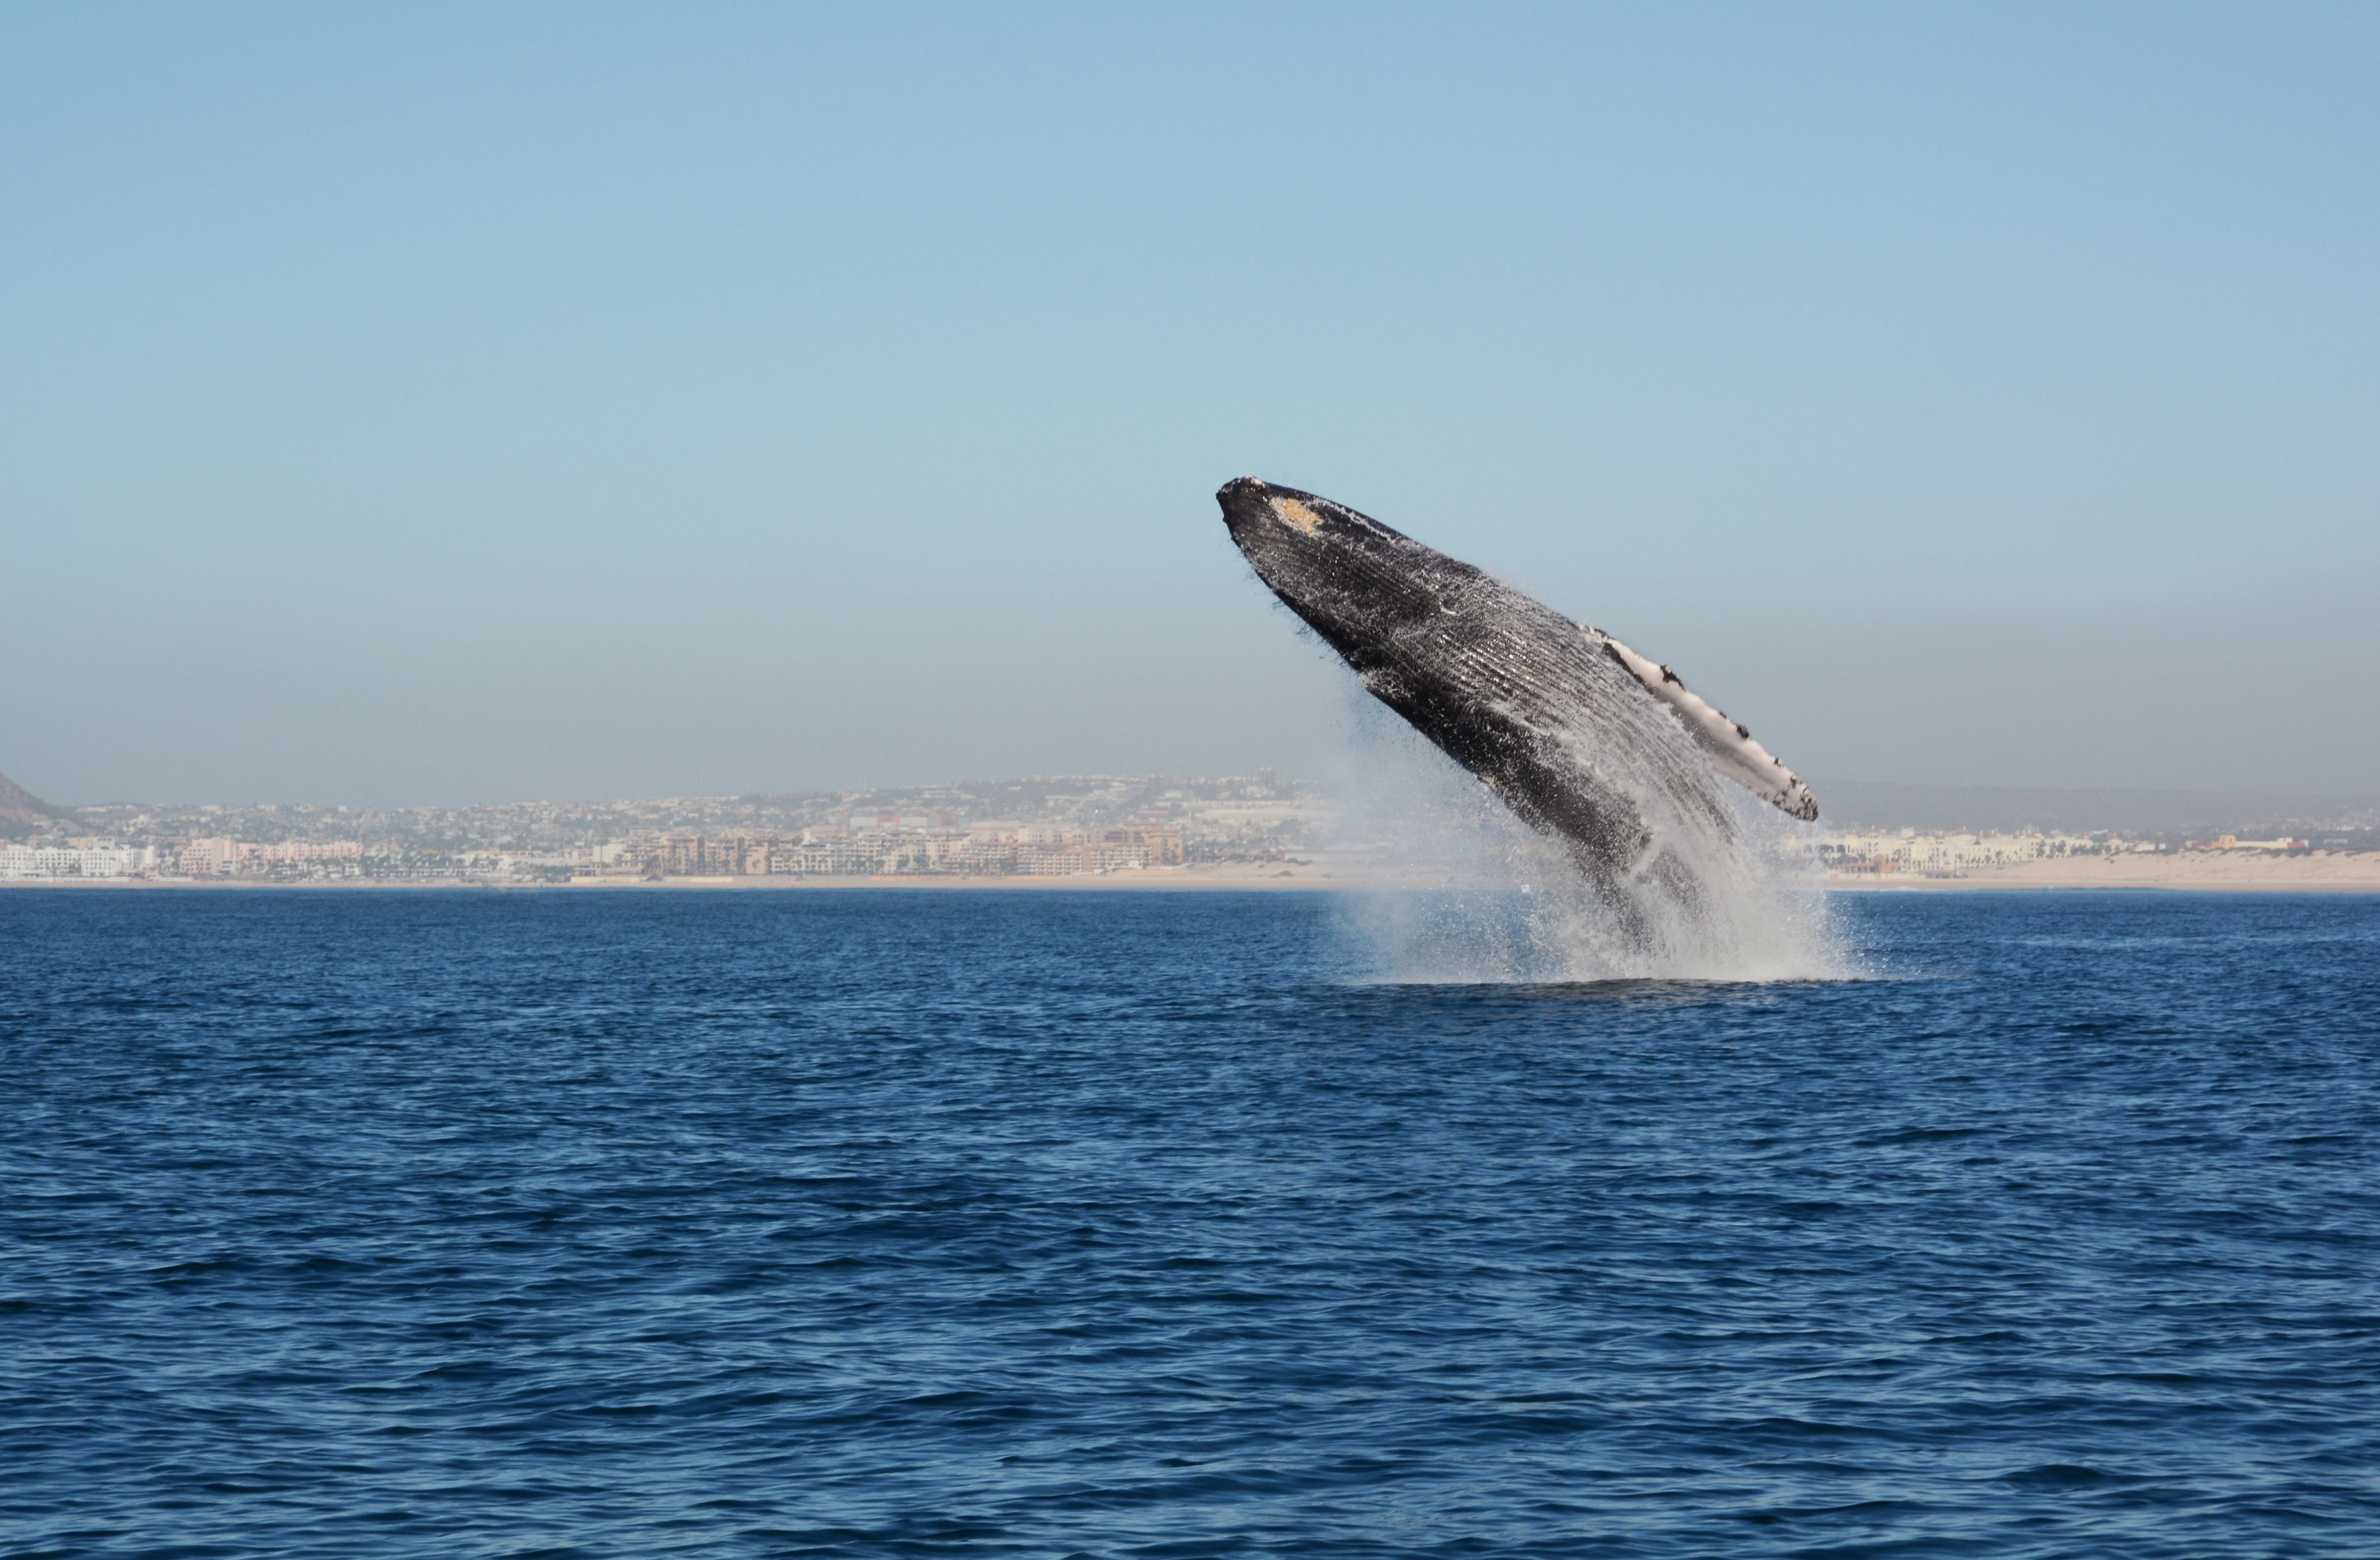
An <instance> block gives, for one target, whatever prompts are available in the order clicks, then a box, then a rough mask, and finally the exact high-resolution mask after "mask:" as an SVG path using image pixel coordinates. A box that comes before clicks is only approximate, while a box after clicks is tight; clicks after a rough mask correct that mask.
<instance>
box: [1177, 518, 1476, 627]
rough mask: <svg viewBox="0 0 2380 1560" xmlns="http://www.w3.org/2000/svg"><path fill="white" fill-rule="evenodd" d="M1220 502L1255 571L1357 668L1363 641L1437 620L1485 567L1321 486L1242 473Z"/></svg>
mask: <svg viewBox="0 0 2380 1560" xmlns="http://www.w3.org/2000/svg"><path fill="white" fill-rule="evenodd" d="M1215 502H1217V503H1219V504H1220V505H1221V506H1222V510H1223V525H1224V526H1225V527H1226V528H1227V529H1228V530H1229V531H1230V532H1231V533H1232V540H1233V544H1234V545H1236V546H1237V547H1238V548H1239V550H1240V553H1241V555H1242V556H1243V557H1245V558H1246V559H1247V561H1248V566H1249V567H1250V568H1253V569H1254V570H1255V571H1256V572H1257V578H1259V579H1261V580H1263V581H1264V582H1265V584H1266V585H1267V586H1269V587H1271V589H1272V593H1273V594H1274V595H1275V596H1278V597H1279V598H1281V600H1282V601H1283V602H1284V603H1285V604H1287V606H1288V607H1289V608H1290V610H1291V611H1294V612H1295V613H1296V614H1297V615H1298V616H1299V617H1301V618H1303V619H1305V622H1306V623H1307V625H1308V626H1310V627H1311V628H1313V630H1314V631H1315V632H1316V633H1317V634H1319V635H1321V636H1322V637H1323V638H1324V639H1325V640H1327V641H1328V642H1329V643H1330V645H1332V646H1333V647H1336V648H1337V649H1338V650H1339V651H1340V652H1341V653H1342V654H1343V655H1347V656H1349V657H1350V659H1355V660H1356V662H1357V666H1358V670H1361V669H1362V666H1363V664H1364V659H1365V658H1364V656H1363V651H1364V649H1365V648H1366V647H1369V646H1372V645H1376V644H1378V642H1379V640H1380V639H1381V638H1382V637H1383V636H1384V635H1394V634H1395V633H1396V631H1397V630H1398V629H1399V628H1400V627H1401V626H1409V625H1416V624H1420V623H1429V622H1432V621H1434V620H1436V619H1437V618H1438V617H1439V614H1440V613H1441V612H1443V611H1446V610H1447V609H1448V607H1449V605H1450V604H1451V597H1452V595H1453V594H1454V593H1458V592H1460V591H1461V590H1462V588H1463V587H1465V586H1467V585H1469V584H1470V583H1471V582H1472V581H1473V580H1475V579H1476V578H1478V577H1479V571H1478V570H1476V569H1475V568H1473V567H1472V566H1471V565H1470V564H1468V563H1463V562H1458V561H1457V560H1455V559H1452V558H1449V557H1447V556H1446V555H1445V554H1444V553H1442V552H1437V551H1434V550H1431V549H1429V548H1427V547H1424V546H1423V545H1422V544H1421V543H1419V542H1417V541H1415V540H1414V539H1413V538H1411V537H1408V536H1406V535H1404V534H1403V532H1401V531H1393V530H1390V528H1389V527H1388V526H1383V525H1381V524H1380V523H1379V522H1378V520H1375V519H1373V518H1372V517H1371V516H1370V515H1368V514H1358V513H1357V512H1355V511H1354V510H1352V509H1349V508H1348V507H1347V506H1346V505H1344V504H1341V503H1333V502H1331V501H1330V500H1329V499H1326V498H1323V497H1321V496H1320V495H1318V494H1316V493H1308V492H1303V491H1301V490H1298V489H1295V488H1283V487H1281V486H1279V485H1277V484H1275V483H1271V482H1265V481H1260V480H1258V479H1257V478H1254V477H1240V478H1233V480H1231V481H1229V482H1226V483H1224V484H1223V486H1222V488H1221V490H1219V491H1218V492H1217V493H1216V494H1215Z"/></svg>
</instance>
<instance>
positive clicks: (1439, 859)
mask: <svg viewBox="0 0 2380 1560" xmlns="http://www.w3.org/2000/svg"><path fill="white" fill-rule="evenodd" d="M0 783H5V782H0ZM2374 821H2375V820H2374V819H2373V818H2371V817H2369V816H2362V815H2360V814H2357V815H2347V816H2340V817H2338V818H2334V819H2330V820H2327V822H2328V824H2329V827H2328V828H2308V829H2306V830H2304V831H2303V832H2289V833H2276V834H2273V835H2270V836H2269V837H2250V836H2244V835H2240V834H2235V833H2217V834H2211V835H2208V836H2206V837H2203V838H2192V837H2190V836H2188V835H2176V834H2163V835H2161V834H2159V833H2158V832H2156V831H2155V830H2145V831H2143V830H2135V831H2133V832H2131V833H2125V832H2121V831H2118V830H2113V829H2104V830H2089V831H2064V830H2058V829H2038V828H2010V829H1958V828H1950V829H1941V828H1936V829H1919V828H1909V827H1901V828H1890V827H1887V826H1883V825H1871V826H1866V827H1855V826H1854V827H1844V828H1813V829H1803V828H1783V829H1782V830H1781V832H1777V833H1775V834H1774V835H1773V837H1772V838H1769V839H1768V840H1767V842H1766V846H1767V850H1768V851H1769V853H1770V854H1771V855H1772V856H1773V857H1775V858H1776V859H1777V860H1779V862H1780V863H1782V864H1783V865H1786V866H1787V867H1789V868H1791V867H1794V866H1799V867H1801V868H1803V869H1807V870H1810V871H1813V872H1816V873H1822V874H1823V875H1824V876H1825V877H1826V878H1827V879H1828V880H1829V881H1836V882H1841V883H1845V884H1848V885H1851V886H1862V885H1866V886H1891V885H1896V884H1907V885H1917V884H1923V883H1943V882H1956V881H1962V880H1968V879H1972V878H1973V877H1977V876H1978V875H1982V876H1984V877H1994V876H2002V877H2004V876H2006V875H2008V874H2010V873H2011V872H2020V871H2023V870H2030V871H2032V872H2033V873H2034V874H2035V875H2038V874H2039V873H2040V872H2041V871H2042V870H2044V869H2046V868H2047V867H2051V866H2055V865H2058V864H2075V863H2082V862H2096V863H2101V864H2112V863H2115V862H2118V861H2119V860H2122V861H2125V862H2128V863H2129V864H2130V865H2128V866H2126V867H2124V868H2122V869H2120V870H2121V871H2122V872H2123V873H2126V874H2130V875H2131V876H2138V875H2139V874H2140V873H2141V872H2143V871H2144V870H2150V869H2151V864H2154V863H2155V862H2158V861H2160V860H2163V861H2166V862H2168V863H2170V862H2172V861H2175V860H2177V859H2180V858H2183V857H2191V858H2198V859H2201V860H2204V861H2217V862H2221V861H2228V862H2230V863H2232V864H2233V866H2232V867H2231V868H2230V869H2229V870H2231V871H2233V872H2234V874H2235V875H2236V873H2237V871H2238V870H2240V867H2239V864H2240V863H2252V864H2253V863H2255V862H2286V861H2294V860H2299V859H2313V858H2323V859H2325V860H2328V859H2334V858H2342V857H2358V856H2362V857H2369V856H2370V855H2371V853H2373V852H2374V850H2375V848H2380V838H2375V834H2380V830H2375V829H2374ZM1432 828H1433V823H1432V820H1429V819H1427V818H1421V817H1415V816H1401V815H1399V814H1397V813H1396V812H1394V810H1393V809H1390V810H1387V811H1384V810H1383V809H1382V808H1380V807H1378V806H1377V805H1367V806H1363V807H1351V806H1349V805H1348V804H1347V803H1346V801H1345V800H1344V799H1343V798H1340V797H1334V796H1333V795H1331V794H1330V793H1328V792H1326V791H1325V790H1324V789H1323V788H1321V787H1319V786H1318V785H1316V784H1314V783H1311V782H1308V781H1304V780H1291V779H1284V778H1282V777H1281V776H1279V775H1277V774H1274V773H1272V772H1269V771H1264V772H1259V773H1257V774H1252V775H1233V776H1221V777H1208V776H1196V777H1177V776H1162V775H1087V776H1055V777H1037V778H1031V779H1025V780H1003V781H993V782H971V783H953V784H947V785H934V786H915V787H901V788H889V789H881V790H871V791H842V792H807V793H799V794H789V795H765V796H762V795H756V796H740V797H664V798H656V799H649V800H638V801H620V802H606V803H570V804H559V803H544V802H537V803H520V804H508V805H483V806H462V807H415V808H392V809H375V808H351V807H335V806H330V807H325V806H299V805H253V806H236V805H223V804H202V805H184V806H173V805H162V804H147V805H133V804H116V805H101V806H89V807H80V808H74V809H67V808H60V807H53V806H50V805H49V804H46V803H42V802H41V801H39V800H38V799H37V798H33V797H31V796H30V795H29V794H27V793H26V792H22V791H21V790H19V789H18V788H16V787H14V786H9V787H7V790H6V792H5V793H0V881H6V882H15V883H30V882H51V883H57V882H90V883H96V882H115V883H124V884H132V883H140V882H152V883H161V884H163V883H177V884H207V883H213V884H233V883H247V884H273V883H281V884H306V883H312V884H338V883H346V884H371V883H378V884H389V885H404V884H419V885H431V884H441V883H446V884H474V883H476V884H485V885H517V886H538V885H548V886H556V887H562V886H571V887H627V886H634V885H638V884H674V885H698V884H715V885H743V886H764V885H769V884H781V885H788V886H790V885H794V884H799V883H831V882H843V883H849V882H894V881H911V882H935V881H941V882H970V883H984V882H1014V883H1048V882H1052V881H1056V880H1075V881H1084V882H1091V881H1102V882H1115V883H1129V882H1138V883H1144V884H1151V885H1154V884H1157V883H1160V882H1179V883H1184V884H1189V883H1198V882H1234V883H1262V884H1264V885H1267V886H1272V885H1281V884H1284V883H1285V884H1289V885H1294V884H1300V883H1304V884H1310V885H1314V886H1327V885H1330V884H1340V885H1346V884H1353V883H1357V882H1369V883H1393V882H1398V881H1417V880H1432V881H1443V882H1452V881H1459V880H1461V875H1460V874H1457V875H1455V876H1454V877H1449V875H1448V874H1447V873H1446V872H1445V871H1444V870H1443V867H1444V861H1445V857H1446V855H1447V851H1446V849H1445V845H1444V840H1442V839H1431V838H1427V836H1429V835H1430V831H1431V829H1432ZM1426 866H1430V867H1434V868H1435V869H1436V870H1435V872H1434V874H1433V871H1431V870H1425V867H1426ZM2107 870H2110V871H2115V870H2118V869H2117V868H2114V867H2112V866H2109V867H2108V868H2107ZM2155 870H2159V871H2168V870H2169V869H2166V868H2157V869H2155Z"/></svg>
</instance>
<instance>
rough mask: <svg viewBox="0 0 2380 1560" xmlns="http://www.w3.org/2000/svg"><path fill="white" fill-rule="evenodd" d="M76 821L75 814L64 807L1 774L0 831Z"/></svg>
mask: <svg viewBox="0 0 2380 1560" xmlns="http://www.w3.org/2000/svg"><path fill="white" fill-rule="evenodd" d="M74 821H75V816H74V815H73V814H72V813H70V812H68V811H67V810H66V809H65V808H64V807H53V806H51V805H50V804H48V803H47V802H44V801H42V799H41V798H40V797H38V796H36V795H34V794H33V793H32V792H30V791H28V790H26V789H25V788H24V787H23V786H21V785H18V783H17V782H16V781H15V780H10V779H9V778H8V777H7V776H6V775H0V833H5V832H7V831H10V830H16V831H18V832H22V831H24V830H26V829H34V828H49V827H50V826H51V825H52V824H59V823H73V822H74Z"/></svg>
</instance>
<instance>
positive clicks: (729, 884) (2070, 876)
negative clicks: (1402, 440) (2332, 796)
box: [0, 851, 2380, 894]
mask: <svg viewBox="0 0 2380 1560" xmlns="http://www.w3.org/2000/svg"><path fill="white" fill-rule="evenodd" d="M1811 881H1812V886H1813V887H1822V888H1824V889H1826V890H1827V891H1828V892H1830V893H1838V892H1839V893H1853V894H1870V893H1962V892H1963V893H1990V892H2008V891H2011V890H2020V889H2034V890H2041V889H2056V890H2090V889H2119V890H2134V891H2139V890H2154V891H2169V892H2180V893H2193V892H2195V893H2253V894H2380V852H2368V851H2367V852H2355V853H2344V854H2330V853H2315V854H2311V855H2301V856H2289V857H2275V856H2266V857H2263V858H2262V859H2250V858H2249V857H2247V856H2246V855H2244V854H2242V855H2230V854H2216V853H2202V854H2191V855H2142V856H2130V857H2127V856H2094V857H2081V858H2074V859H2070V860H2062V861H2037V862H2026V863H2023V864H2022V865H2015V866H2004V867H1981V868H1977V869H1974V870H1973V871H1971V872H1968V873H1966V874H1964V875H1962V876H1959V877H1925V876H1922V875H1919V874H1915V873H1908V874H1884V875H1877V874H1875V873H1831V872H1830V873H1826V874H1824V875H1822V876H1821V875H1814V876H1813V877H1812V880H1811ZM1478 886H1480V885H1475V884H1468V885H1467V884H1463V883H1460V882H1456V881H1452V880H1449V879H1443V878H1440V879H1436V880H1425V879H1421V878H1415V877H1397V876H1394V875H1383V874H1380V873H1378V872H1377V871H1372V870H1367V869H1366V865H1365V864H1361V863H1352V864H1342V863H1340V862H1335V861H1332V860H1330V859H1329V853H1316V854H1315V855H1314V856H1313V857H1311V858H1307V859H1296V860H1289V861H1279V862H1251V863H1238V862H1233V863H1223V864H1214V865H1190V866H1176V867H1159V868H1151V869H1147V870H1141V871H1129V870H1128V871H1120V872H1100V873H1070V874H1062V875H1051V876H1046V877H1044V876H1032V875H1025V874H1009V875H1003V876H983V877H966V876H962V875H957V874H950V873H934V874H926V873H917V874H898V873H895V874H883V875H879V876H874V877H823V876H812V877H787V876H758V875H754V876H745V877H696V876H680V877H642V878H639V877H624V876H617V875H607V876H600V877H593V876H590V877H578V878H577V879H574V880H568V881H561V882H550V883H536V882H508V881H501V880H490V879H485V878H462V877H455V878H443V879H413V880H399V881H387V880H376V879H370V878H299V879H281V880H275V879H271V878H253V877H251V878H237V877H225V878H218V879H212V880H209V879H201V878H175V877H162V878H161V877H94V878H72V877H63V878H36V877H22V878H0V891H5V890H7V889H79V890H91V891H104V890H109V889H163V890H167V891H181V892H191V893H222V892H226V891H239V890H243V889H262V890H268V891H293V890H295V891H313V892H331V893H337V892H352V891H355V890H358V889H365V890H370V889H397V890H402V891H407V892H439V891H470V892H476V893H491V892H492V893H559V892H589V893H623V892H632V891H635V890H638V889H643V890H648V891H661V892H669V893H684V892H703V891H712V892H717V891H726V892H735V893H785V892H802V891H810V890H817V889H843V890H849V889H879V890H886V891H899V890H904V889H947V890H950V891H953V892H958V893H966V892H976V891H980V890H985V889H1009V890H1014V891H1020V892H1032V893H1047V892H1080V893H1135V892H1137V893H1201V892H1249V891H1257V892H1270V891H1275V890H1280V889H1299V890H1305V891H1309V892H1338V893H1383V892H1386V893H1393V892H1426V891H1432V890H1443V889H1455V888H1463V887H1478Z"/></svg>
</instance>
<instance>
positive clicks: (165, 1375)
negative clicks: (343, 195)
mask: <svg viewBox="0 0 2380 1560" xmlns="http://www.w3.org/2000/svg"><path fill="white" fill-rule="evenodd" d="M1433 913H1440V914H1443V915H1446V916H1449V917H1453V918H1457V919H1459V918H1461V917H1464V916H1490V917H1492V916H1493V915H1494V914H1495V913H1498V911H1497V907H1496V906H1494V905H1485V906H1483V905H1479V904H1465V903H1449V904H1447V905H1444V906H1440V907H1439V909H1438V910H1437V911H1435V912H1433ZM1829 915H1830V917H1831V920H1832V923H1833V926H1834V935H1835V937H1837V939H1838V940H1839V943H1840V947H1841V949H1843V953H1844V957H1845V960H1846V967H1847V968H1851V969H1855V970H1857V971H1858V972H1860V973H1859V977H1858V978H1848V979H1832V980H1808V981H1777V982H1767V983H1747V984H1694V983H1660V982H1620V983H1607V984H1583V985H1526V984H1516V983H1512V982H1493V983H1490V982H1475V983H1459V982H1458V983H1432V982H1430V981H1427V980H1415V979H1382V978H1379V977H1380V976H1382V975H1383V974H1389V973H1396V972H1393V971H1383V970H1380V969H1378V968H1377V967H1376V960H1377V952H1378V949H1377V946H1376V944H1374V943H1372V942H1369V941H1367V940H1366V932H1365V930H1364V925H1365V916H1364V914H1363V913H1359V912H1358V911H1351V909H1350V907H1349V906H1348V905H1347V904H1346V903H1343V902H1342V901H1337V900H1334V899H1333V898H1332V897H1330V896H1327V895H1312V894H1303V893H1293V892H1281V893H1249V894H1227V893H1211V894H1209V893H1154V892H1143V893H1135V892H1080V893H1075V892H1000V891H979V892H969V891H947V892H938V891H932V890H900V891H869V890H855V891H797V892H774V893H772V892H700V891H668V890H653V891H637V890H623V891H603V892H577V893H573V892H567V891H565V892H549V893H542V894H540V893H528V892H508V893H500V892H473V891H463V890H457V891H433V892H377V891H354V892H347V891H314V892H310V891H270V890H257V891H242V890H220V891H216V890H208V891H187V892H175V891H127V892H107V891H93V890H70V889H14V890H9V891H6V892H0V1061H5V1067H6V1084H5V1088H0V1102H5V1103H0V1189H5V1194H6V1195H5V1202H0V1554H6V1555H9V1556H17V1557H30V1556H37V1555H38V1556H69V1555H107V1556H131V1555H144V1556H146V1555H156V1556H164V1555H174V1556H212V1555H225V1556H249V1555H322V1556H377V1555H407V1556H411V1555H440V1556H497V1555H504V1556H530V1555H536V1556H580V1555H583V1556H622V1557H626V1556H654V1555H722V1556H723V1555H754V1556H759V1555H789V1556H790V1555H854V1556H876V1555H884V1556H919V1555H938V1554H986V1555H996V1554H1014V1555H1053V1556H1055V1555H1073V1554H1083V1555H1149V1556H1157V1555H1164V1556H1197V1555H1210V1554H1211V1555H1227V1554H1330V1555H1439V1554H1444V1555H1466V1556H1468V1555H1573V1554H1575V1555H1610V1556H1629V1557H1642V1556H1671V1555H1675V1556H1730V1557H1732V1556H1789V1555H1790V1556H1821V1555H1825V1556H1853V1555H1863V1556H1864V1555H1888V1554H1889V1555H1936V1554H1941V1555H1960V1556H2009V1557H2017V1556H2023V1557H2043V1556H2064V1555H2072V1556H2093V1557H2104V1556H2192V1557H2196V1556H2227V1557H2228V1556H2267V1555H2271V1556H2280V1555H2338V1556H2347V1555H2370V1554H2375V1553H2380V900H2375V899H2373V898H2350V897H2339V898H2324V897H2313V896H2302V897H2299V896H2270V897H2256V896H2240V897H2229V896H2219V895H2180V894H2175V895H2156V894H2114V893H2107V894H2092V893H2070V894H2055V893H2041V894H2025V893H2004V894H1983V893H1910V894H1865V895H1851V896H1842V897H1840V898H1838V899H1837V900H1836V901H1834V902H1833V904H1832V906H1831V908H1830V911H1829Z"/></svg>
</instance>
